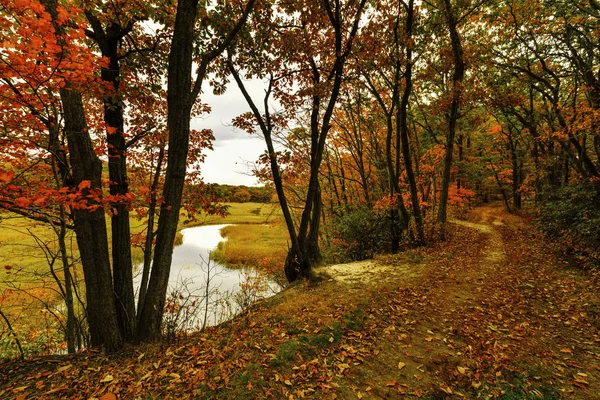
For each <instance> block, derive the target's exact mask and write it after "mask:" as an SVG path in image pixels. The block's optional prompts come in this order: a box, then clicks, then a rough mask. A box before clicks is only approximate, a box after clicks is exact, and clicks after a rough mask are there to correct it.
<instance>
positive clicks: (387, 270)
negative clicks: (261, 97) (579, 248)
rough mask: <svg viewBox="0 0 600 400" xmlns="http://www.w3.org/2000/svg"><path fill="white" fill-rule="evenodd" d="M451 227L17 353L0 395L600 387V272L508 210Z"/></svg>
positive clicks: (418, 394) (383, 394)
mask: <svg viewBox="0 0 600 400" xmlns="http://www.w3.org/2000/svg"><path fill="white" fill-rule="evenodd" d="M448 236H449V238H448V240H446V241H445V242H441V243H439V244H437V245H434V246H433V247H431V248H428V249H418V250H414V251H410V252H406V253H403V254H400V255H396V256H387V257H381V258H379V259H376V260H372V261H368V262H362V263H352V264H344V265H337V266H329V267H324V268H323V269H321V270H320V271H319V272H320V274H321V275H322V276H323V277H324V279H323V280H322V281H321V282H319V283H317V284H314V285H312V286H307V284H305V283H300V284H297V285H294V286H292V287H291V288H289V289H287V290H285V291H284V292H282V293H281V294H279V295H277V296H275V297H273V298H270V299H267V300H265V301H262V302H260V303H258V304H256V305H255V306H253V307H251V308H250V309H249V310H247V311H246V312H245V313H243V314H242V315H240V316H238V317H237V318H235V319H234V320H232V321H230V322H228V323H225V324H223V325H221V326H218V327H212V328H209V329H207V330H206V331H204V332H202V333H200V334H195V335H191V336H188V337H185V338H183V337H182V338H179V339H178V340H177V341H176V342H173V343H170V344H148V345H143V346H140V347H137V348H135V349H134V348H129V349H126V350H125V351H123V352H121V353H119V354H117V355H113V356H105V355H102V354H100V353H92V352H87V353H82V354H78V355H73V356H60V357H59V356H54V357H46V358H39V359H35V360H28V361H26V362H13V363H4V364H3V365H2V366H0V398H4V397H6V398H20V399H28V398H85V399H89V398H97V399H104V400H108V399H116V398H148V399H150V398H157V399H158V398H160V399H163V398H178V399H182V398H200V399H202V398H207V399H208V398H211V399H213V398H214V399H219V398H222V399H255V398H273V399H282V398H286V399H298V398H313V399H353V398H358V399H379V398H399V397H400V396H410V397H413V398H425V399H443V398H503V399H536V398H544V399H553V398H574V399H596V398H600V395H599V394H598V393H600V359H599V356H600V337H599V336H598V328H599V327H600V321H599V319H598V318H599V316H600V311H599V310H600V309H599V305H600V296H599V295H598V293H599V291H598V279H597V276H596V275H595V274H594V273H592V272H586V271H584V270H582V269H579V268H574V267H573V266H571V265H570V264H569V262H568V260H563V259H561V258H560V257H559V256H557V255H556V254H555V253H554V252H553V249H552V248H551V247H550V246H549V245H548V244H547V242H546V241H545V240H544V238H543V237H542V236H541V235H540V234H538V233H537V232H536V231H535V230H534V229H532V228H531V227H529V226H528V224H527V223H526V222H524V221H523V220H521V219H520V218H518V217H514V216H511V215H509V214H506V213H504V212H503V211H502V210H501V209H500V208H496V207H483V208H478V209H476V210H474V211H473V212H472V213H470V214H468V215H467V216H466V219H465V220H461V221H454V222H453V223H452V224H451V225H450V227H449V235H448Z"/></svg>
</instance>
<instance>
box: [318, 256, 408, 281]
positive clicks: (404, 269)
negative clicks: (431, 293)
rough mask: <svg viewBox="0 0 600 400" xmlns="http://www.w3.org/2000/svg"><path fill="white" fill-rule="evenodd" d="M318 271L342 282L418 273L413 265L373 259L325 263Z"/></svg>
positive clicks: (406, 275) (379, 279) (386, 278)
mask: <svg viewBox="0 0 600 400" xmlns="http://www.w3.org/2000/svg"><path fill="white" fill-rule="evenodd" d="M320 271H322V272H324V273H326V274H327V275H329V276H330V277H331V278H332V279H333V280H335V281H337V282H342V283H357V282H359V283H374V282H377V281H382V280H389V277H390V275H393V276H395V277H396V276H402V277H406V278H409V277H412V276H415V275H416V274H417V273H418V271H417V268H415V266H410V265H406V264H397V265H389V264H381V263H379V262H377V261H375V260H365V261H355V262H351V263H346V264H334V265H327V266H325V267H322V268H321V269H320Z"/></svg>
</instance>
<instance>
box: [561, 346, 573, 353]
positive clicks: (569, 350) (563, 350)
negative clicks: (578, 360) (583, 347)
mask: <svg viewBox="0 0 600 400" xmlns="http://www.w3.org/2000/svg"><path fill="white" fill-rule="evenodd" d="M560 352H561V353H569V354H573V350H571V349H570V348H568V347H564V348H562V349H560Z"/></svg>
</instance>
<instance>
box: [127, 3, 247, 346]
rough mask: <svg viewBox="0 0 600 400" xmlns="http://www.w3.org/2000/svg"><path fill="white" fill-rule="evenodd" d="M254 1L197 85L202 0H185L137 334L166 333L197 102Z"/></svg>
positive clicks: (204, 64)
mask: <svg viewBox="0 0 600 400" xmlns="http://www.w3.org/2000/svg"><path fill="white" fill-rule="evenodd" d="M254 2H255V0H249V1H248V3H246V7H245V8H244V9H243V11H242V15H241V16H240V18H239V19H238V20H237V21H236V23H235V24H234V26H233V28H232V29H231V30H230V31H228V32H226V34H225V37H222V38H220V40H218V41H216V42H217V45H216V47H215V48H213V49H210V50H207V51H206V52H205V53H203V54H202V55H201V57H200V62H199V65H198V72H197V74H196V80H195V82H194V83H193V84H192V76H191V75H192V57H193V52H194V39H195V36H194V25H195V22H196V16H197V14H198V0H180V1H179V2H178V3H177V14H176V16H175V26H174V30H173V38H172V41H171V51H170V53H169V66H168V77H167V79H168V82H167V113H168V116H167V128H168V130H169V142H168V161H167V168H166V171H165V184H164V189H163V199H164V201H163V203H162V204H161V211H160V216H159V218H158V228H157V234H156V245H155V248H154V260H153V262H152V272H151V275H150V281H149V282H148V290H147V292H146V298H145V299H144V301H143V308H142V310H141V312H140V313H139V316H140V317H139V323H138V327H137V337H138V339H139V340H144V341H147V340H156V339H158V338H160V336H161V325H162V317H163V312H164V303H165V300H166V296H167V286H168V283H169V273H170V271H171V260H172V258H173V243H174V241H175V235H176V233H177V224H178V222H179V210H180V208H181V198H182V193H183V186H184V183H185V175H186V167H187V155H188V148H189V136H190V117H191V113H192V107H193V105H194V102H195V100H196V98H197V97H198V95H199V93H200V90H201V88H202V82H203V81H204V78H205V77H206V74H207V71H208V66H209V64H210V63H211V62H212V61H213V60H214V59H215V58H216V57H218V56H219V55H220V54H222V53H223V51H225V49H226V48H227V47H229V45H230V44H231V43H232V42H233V40H234V39H235V37H236V36H237V34H238V32H239V31H240V29H241V28H242V27H243V26H244V24H245V23H246V20H247V18H248V15H249V14H250V12H251V11H252V8H253V7H254Z"/></svg>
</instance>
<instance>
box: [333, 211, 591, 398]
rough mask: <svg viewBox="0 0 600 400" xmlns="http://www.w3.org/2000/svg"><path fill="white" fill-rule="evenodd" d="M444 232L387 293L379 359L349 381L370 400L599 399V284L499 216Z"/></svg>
mask: <svg viewBox="0 0 600 400" xmlns="http://www.w3.org/2000/svg"><path fill="white" fill-rule="evenodd" d="M451 223H452V224H453V225H454V226H455V229H456V230H455V231H454V232H453V238H452V239H451V240H450V241H449V242H447V243H444V244H443V245H442V247H443V248H440V249H437V250H434V251H433V252H431V253H429V254H427V255H426V256H425V257H424V258H425V259H426V260H424V262H423V263H422V265H421V266H422V268H421V269H420V275H419V277H418V279H416V280H413V283H410V284H409V285H408V286H404V287H402V286H401V287H399V288H398V289H396V290H394V291H391V293H392V295H391V296H389V300H388V308H387V309H381V312H380V313H381V314H383V315H382V316H380V317H379V318H378V320H381V321H388V322H389V324H388V325H387V326H383V327H382V328H381V329H382V332H383V335H382V336H381V337H382V338H383V340H381V341H380V342H379V343H378V344H377V345H376V349H375V352H376V353H377V355H376V356H375V357H374V358H373V359H372V360H369V361H367V362H366V363H365V365H363V366H361V367H359V368H357V369H356V375H350V377H351V378H350V379H348V381H347V382H348V383H350V382H354V384H355V385H356V381H358V382H361V383H362V387H363V388H364V387H365V386H366V387H367V388H368V389H369V390H368V391H366V392H364V393H362V394H363V395H365V397H367V398H395V397H394V396H395V395H396V393H395V392H399V393H401V394H404V395H414V396H417V397H418V396H431V398H460V397H466V398H506V399H522V398H532V399H533V398H545V399H546V398H576V399H597V398H600V382H599V379H600V373H599V370H600V338H599V336H598V328H599V327H600V321H599V317H600V314H599V308H598V305H599V304H600V303H599V298H598V280H597V278H596V277H595V276H594V275H592V274H590V273H587V272H585V271H583V270H580V269H577V268H574V267H570V266H569V263H568V262H567V261H565V260H562V259H561V258H559V257H556V256H555V255H554V254H553V252H552V249H551V245H549V244H547V243H545V242H544V239H543V237H541V236H540V235H539V234H538V233H537V232H536V231H535V230H534V229H532V228H531V227H529V226H528V225H527V223H525V222H524V221H523V220H522V219H521V218H519V217H517V216H514V215H510V214H508V213H506V212H505V211H504V210H503V209H502V208H501V207H499V206H485V207H479V208H476V209H474V210H472V211H471V212H470V213H469V214H468V215H467V216H466V219H465V220H452V221H451ZM359 386H360V385H358V386H357V387H359ZM342 398H345V396H342Z"/></svg>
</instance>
